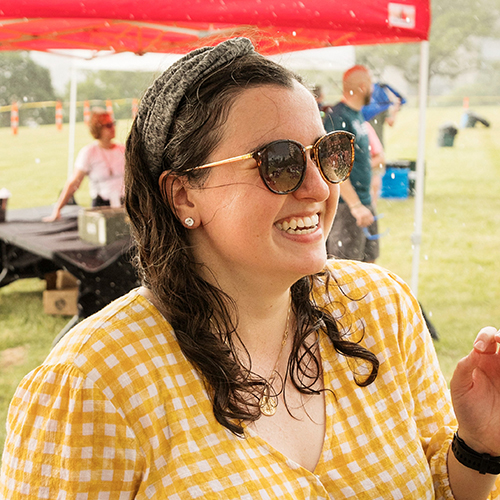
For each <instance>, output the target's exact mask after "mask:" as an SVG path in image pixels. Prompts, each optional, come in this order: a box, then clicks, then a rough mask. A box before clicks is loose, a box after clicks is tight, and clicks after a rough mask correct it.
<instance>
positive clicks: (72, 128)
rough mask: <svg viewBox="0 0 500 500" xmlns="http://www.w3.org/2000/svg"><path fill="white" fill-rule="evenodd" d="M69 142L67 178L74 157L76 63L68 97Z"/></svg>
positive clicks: (71, 171)
mask: <svg viewBox="0 0 500 500" xmlns="http://www.w3.org/2000/svg"><path fill="white" fill-rule="evenodd" d="M69 101H70V103H69V144H68V179H69V178H70V177H71V176H72V175H73V163H74V157H75V125H76V63H75V61H73V63H72V65H71V86H70V97H69Z"/></svg>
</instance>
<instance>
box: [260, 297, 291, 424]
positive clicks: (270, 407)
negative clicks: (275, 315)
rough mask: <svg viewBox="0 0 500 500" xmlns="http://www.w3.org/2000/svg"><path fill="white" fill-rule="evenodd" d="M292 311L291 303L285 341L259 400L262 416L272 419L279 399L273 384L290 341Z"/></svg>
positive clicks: (284, 335) (284, 336)
mask: <svg viewBox="0 0 500 500" xmlns="http://www.w3.org/2000/svg"><path fill="white" fill-rule="evenodd" d="M291 309H292V304H291V301H290V304H289V305H288V314H287V317H286V324H285V332H284V333H283V340H282V341H281V347H280V352H279V353H278V357H277V359H276V363H274V368H273V371H272V373H271V377H270V378H269V380H266V381H265V385H264V390H263V391H262V395H261V397H260V400H259V408H260V412H261V413H262V415H264V416H266V417H272V416H273V415H274V414H275V413H276V410H277V408H278V401H279V399H278V394H273V392H274V389H273V382H274V380H275V379H276V374H278V375H279V372H278V370H277V367H278V363H279V360H280V358H281V354H282V352H283V349H284V347H285V344H286V341H287V340H288V328H289V323H290V310H291Z"/></svg>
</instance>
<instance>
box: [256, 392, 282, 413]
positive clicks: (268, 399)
mask: <svg viewBox="0 0 500 500" xmlns="http://www.w3.org/2000/svg"><path fill="white" fill-rule="evenodd" d="M259 407H260V412H261V413H262V415H264V416H266V417H272V416H273V415H274V414H275V413H276V409H277V408H278V397H277V396H271V395H270V390H269V387H266V389H265V390H264V394H263V395H262V397H261V398H260V401H259Z"/></svg>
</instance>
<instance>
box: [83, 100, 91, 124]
mask: <svg viewBox="0 0 500 500" xmlns="http://www.w3.org/2000/svg"><path fill="white" fill-rule="evenodd" d="M83 123H85V125H87V126H88V125H89V123H90V103H89V101H83Z"/></svg>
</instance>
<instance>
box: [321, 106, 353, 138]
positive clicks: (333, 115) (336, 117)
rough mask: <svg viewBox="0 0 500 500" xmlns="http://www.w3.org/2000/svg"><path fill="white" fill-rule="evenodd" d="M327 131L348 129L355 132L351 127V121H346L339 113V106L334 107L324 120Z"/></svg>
mask: <svg viewBox="0 0 500 500" xmlns="http://www.w3.org/2000/svg"><path fill="white" fill-rule="evenodd" d="M324 126H325V130H326V132H328V133H329V132H333V131H334V130H346V131H347V132H352V133H354V131H353V130H351V128H350V123H349V122H348V121H346V120H345V119H344V118H343V117H342V115H341V114H340V113H339V110H338V108H337V107H334V108H333V109H332V110H331V111H330V112H329V113H328V114H327V115H326V116H325V120H324Z"/></svg>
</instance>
